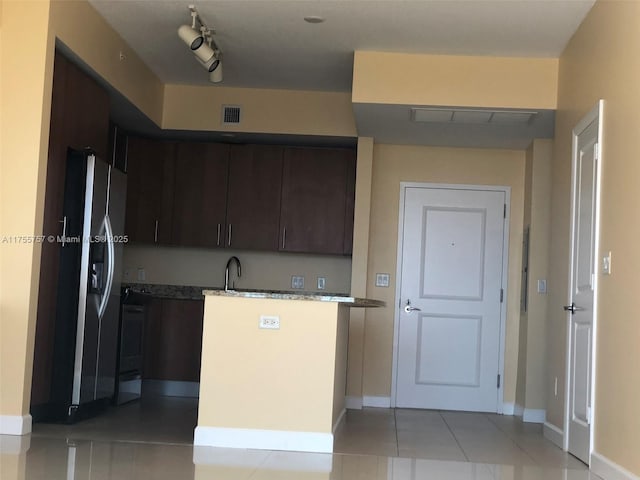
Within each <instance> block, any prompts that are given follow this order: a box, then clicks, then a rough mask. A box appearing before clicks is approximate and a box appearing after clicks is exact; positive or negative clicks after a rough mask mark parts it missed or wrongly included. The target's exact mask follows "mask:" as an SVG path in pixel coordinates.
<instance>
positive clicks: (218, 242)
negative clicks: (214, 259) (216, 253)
mask: <svg viewBox="0 0 640 480" xmlns="http://www.w3.org/2000/svg"><path fill="white" fill-rule="evenodd" d="M216 245H217V246H220V224H218V240H217V241H216Z"/></svg>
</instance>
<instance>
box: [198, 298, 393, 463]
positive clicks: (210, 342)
mask: <svg viewBox="0 0 640 480" xmlns="http://www.w3.org/2000/svg"><path fill="white" fill-rule="evenodd" d="M203 293H204V297H205V308H204V326H203V338H202V367H201V376H200V402H199V411H198V426H197V427H196V430H195V436H194V444H195V445H202V446H204V445H207V446H217V447H232V448H257V449H269V450H297V451H308V452H332V451H333V432H334V431H335V429H336V428H337V426H338V425H339V424H340V421H341V420H342V417H343V416H344V413H345V384H346V367H347V340H348V338H347V337H348V329H349V310H348V309H349V308H350V307H378V306H382V305H384V303H383V302H379V301H376V300H369V299H359V298H353V297H346V296H331V295H314V294H297V293H296V294H294V293H284V292H282V293H275V292H258V291H253V292H251V291H250V292H243V291H218V290H205V291H204V292H203Z"/></svg>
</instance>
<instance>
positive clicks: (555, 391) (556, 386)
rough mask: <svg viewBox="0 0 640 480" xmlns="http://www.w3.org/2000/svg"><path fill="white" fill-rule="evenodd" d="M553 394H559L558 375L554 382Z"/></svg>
mask: <svg viewBox="0 0 640 480" xmlns="http://www.w3.org/2000/svg"><path fill="white" fill-rule="evenodd" d="M553 394H554V395H555V396H556V397H557V396H558V377H556V380H555V382H554V383H553Z"/></svg>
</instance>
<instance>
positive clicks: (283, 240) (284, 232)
mask: <svg viewBox="0 0 640 480" xmlns="http://www.w3.org/2000/svg"><path fill="white" fill-rule="evenodd" d="M286 244H287V227H284V228H283V229H282V249H283V250H284V247H285V246H286Z"/></svg>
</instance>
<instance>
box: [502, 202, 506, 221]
mask: <svg viewBox="0 0 640 480" xmlns="http://www.w3.org/2000/svg"><path fill="white" fill-rule="evenodd" d="M502 218H507V204H506V203H505V204H504V210H503V211H502Z"/></svg>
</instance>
